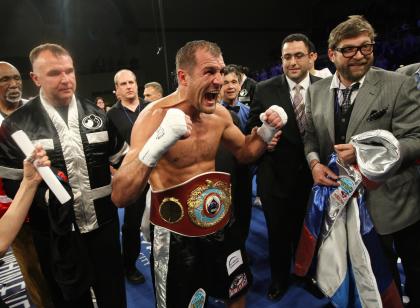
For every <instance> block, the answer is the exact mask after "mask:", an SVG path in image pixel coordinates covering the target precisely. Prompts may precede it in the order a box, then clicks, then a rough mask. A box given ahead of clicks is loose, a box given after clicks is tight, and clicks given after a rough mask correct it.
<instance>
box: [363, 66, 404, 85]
mask: <svg viewBox="0 0 420 308" xmlns="http://www.w3.org/2000/svg"><path fill="white" fill-rule="evenodd" d="M409 79H410V77H409V76H407V75H403V74H400V73H397V72H392V71H387V70H382V69H370V70H369V71H368V72H367V74H366V81H368V82H372V83H375V82H377V81H380V82H388V83H390V85H392V84H401V83H404V82H405V81H406V80H409Z"/></svg>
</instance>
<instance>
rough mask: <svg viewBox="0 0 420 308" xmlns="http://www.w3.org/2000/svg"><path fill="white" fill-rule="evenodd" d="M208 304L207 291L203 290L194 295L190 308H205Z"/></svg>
mask: <svg viewBox="0 0 420 308" xmlns="http://www.w3.org/2000/svg"><path fill="white" fill-rule="evenodd" d="M205 302H206V291H204V290H203V289H202V288H200V289H198V290H197V291H195V293H194V295H193V296H192V298H191V300H190V303H189V304H188V308H203V307H204V303H205Z"/></svg>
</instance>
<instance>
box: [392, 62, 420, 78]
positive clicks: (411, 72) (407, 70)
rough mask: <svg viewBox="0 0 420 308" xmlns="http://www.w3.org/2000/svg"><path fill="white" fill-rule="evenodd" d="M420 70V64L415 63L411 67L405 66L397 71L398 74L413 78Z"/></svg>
mask: <svg viewBox="0 0 420 308" xmlns="http://www.w3.org/2000/svg"><path fill="white" fill-rule="evenodd" d="M419 69H420V63H413V64H410V65H405V66H403V67H400V68H399V69H397V70H396V72H397V73H400V74H405V75H407V76H413V75H414V73H415V72H417V71H418V70H419Z"/></svg>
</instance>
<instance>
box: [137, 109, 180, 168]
mask: <svg viewBox="0 0 420 308" xmlns="http://www.w3.org/2000/svg"><path fill="white" fill-rule="evenodd" d="M186 132H187V123H186V122H185V113H184V112H183V111H182V110H180V109H175V108H171V109H169V110H168V111H167V112H166V115H165V117H164V118H163V120H162V123H160V126H159V127H158V128H157V129H156V131H155V132H154V133H153V135H152V136H151V137H150V138H149V140H147V142H146V144H145V145H144V147H143V149H141V151H140V153H139V160H140V161H141V162H142V163H143V164H145V165H146V166H148V167H154V166H156V164H157V162H158V160H159V159H160V158H161V157H162V155H163V154H165V153H166V152H167V151H168V150H169V148H170V147H171V146H172V145H174V143H175V142H177V141H178V140H179V139H180V138H181V137H182V136H184V135H185V133H186Z"/></svg>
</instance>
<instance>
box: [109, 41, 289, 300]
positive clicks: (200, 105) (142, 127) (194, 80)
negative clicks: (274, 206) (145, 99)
mask: <svg viewBox="0 0 420 308" xmlns="http://www.w3.org/2000/svg"><path fill="white" fill-rule="evenodd" d="M224 66H225V64H224V62H223V58H222V53H221V50H220V48H219V47H218V46H217V45H216V44H214V43H211V42H207V41H192V42H189V43H187V44H186V45H185V46H184V47H182V48H181V49H180V50H179V51H178V53H177V56H176V69H177V77H178V85H179V86H178V89H177V90H176V91H175V92H174V93H172V94H170V95H168V96H167V97H165V98H163V99H161V100H158V101H156V102H154V103H151V104H150V105H149V106H148V107H147V108H146V109H145V110H144V111H143V112H142V113H141V114H140V115H139V117H138V119H137V121H136V123H135V124H134V127H133V131H132V135H131V149H130V151H129V153H128V154H127V155H126V157H125V159H124V161H123V163H122V165H121V167H120V169H119V170H118V172H117V173H116V174H115V176H114V179H113V192H112V199H113V201H114V202H115V204H116V205H117V206H118V207H125V206H128V205H129V204H130V203H132V202H133V201H134V200H136V198H137V197H138V196H139V195H140V193H141V192H142V190H143V189H144V187H145V185H146V183H147V182H148V181H149V182H150V184H151V187H152V206H151V214H150V215H151V222H152V224H153V226H154V230H153V234H152V245H153V249H152V255H153V256H152V257H153V262H154V275H155V294H156V302H157V306H158V307H177V308H179V307H188V305H189V304H190V305H196V306H194V307H201V304H204V300H205V299H206V295H211V296H214V297H218V298H222V299H224V300H225V301H226V304H227V305H228V307H244V306H245V296H244V295H245V292H246V290H247V288H248V287H249V284H250V281H249V279H250V278H249V276H247V275H248V273H247V270H246V269H245V268H244V267H245V266H244V264H243V263H244V262H243V259H242V254H241V252H240V250H233V251H230V252H232V253H231V254H229V253H230V252H227V253H226V252H224V251H225V248H226V247H225V246H223V233H220V231H221V230H222V229H223V228H224V227H225V225H226V224H227V223H228V221H229V218H230V212H231V206H230V200H231V197H230V182H229V175H228V174H226V173H221V172H215V171H214V170H215V155H216V152H217V149H218V146H219V143H220V142H223V143H224V145H225V146H226V147H227V148H228V149H229V150H231V151H232V153H233V154H234V155H235V156H236V158H237V159H238V160H239V161H240V162H243V163H246V162H251V161H254V160H255V159H257V158H258V157H259V156H260V155H261V154H262V153H263V152H264V151H265V149H266V148H267V144H270V143H271V144H275V143H276V142H277V141H278V138H279V136H280V128H281V127H282V126H283V125H284V124H285V123H286V121H287V116H286V114H285V113H284V110H282V109H281V108H280V107H278V106H273V107H270V109H269V110H267V111H266V112H265V113H263V114H261V119H262V120H263V123H264V124H263V125H262V126H261V127H259V128H254V129H253V131H252V133H251V135H249V136H244V135H243V134H242V133H241V131H240V130H239V128H237V127H236V126H235V125H234V124H233V121H232V118H231V116H230V114H229V112H228V111H227V109H226V108H224V107H223V106H221V105H219V104H217V101H216V99H217V96H218V94H219V91H220V88H221V86H222V82H223V80H222V75H221V70H222V69H223V67H224ZM212 236H213V237H212ZM215 237H219V239H218V242H216V243H215V242H214V240H215ZM220 238H221V239H220ZM233 259H234V260H236V261H237V262H234V264H231V263H229V262H227V261H228V260H233ZM228 263H229V264H228ZM223 275H224V276H223ZM219 280H225V281H219Z"/></svg>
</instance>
